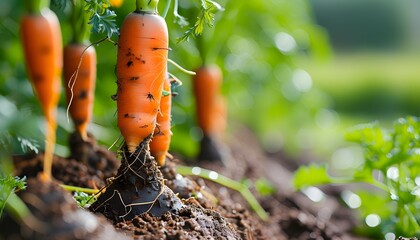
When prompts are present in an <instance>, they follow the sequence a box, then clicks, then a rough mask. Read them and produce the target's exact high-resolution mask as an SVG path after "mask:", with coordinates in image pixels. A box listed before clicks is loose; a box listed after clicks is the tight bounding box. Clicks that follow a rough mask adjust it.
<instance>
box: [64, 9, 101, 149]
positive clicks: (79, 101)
mask: <svg viewBox="0 0 420 240" xmlns="http://www.w3.org/2000/svg"><path fill="white" fill-rule="evenodd" d="M70 3H71V11H70V19H69V20H70V26H71V30H72V31H71V36H72V40H71V41H70V43H69V44H67V45H66V46H65V48H64V59H63V60H64V62H63V64H64V65H63V72H64V85H65V89H66V99H67V110H68V113H69V114H70V117H71V119H72V120H73V123H74V126H75V129H76V132H77V133H78V134H79V135H80V137H81V138H82V140H83V141H85V142H86V141H88V136H87V135H88V134H87V126H88V124H89V122H90V119H91V117H92V110H93V100H94V92H95V83H96V51H95V48H94V46H93V45H92V44H90V43H89V38H90V33H91V31H90V30H91V24H89V18H90V16H89V14H88V13H87V11H86V9H85V7H86V6H85V3H84V1H70Z"/></svg>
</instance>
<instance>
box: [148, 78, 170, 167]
mask: <svg viewBox="0 0 420 240" xmlns="http://www.w3.org/2000/svg"><path fill="white" fill-rule="evenodd" d="M163 91H164V92H165V93H166V94H165V95H164V96H162V98H161V100H160V113H159V114H158V116H157V126H156V128H155V132H154V134H153V138H152V140H151V141H150V153H151V154H152V156H153V157H155V159H156V161H157V163H158V164H159V166H163V165H165V158H166V154H167V153H168V149H169V145H170V143H171V135H172V132H171V104H172V95H171V93H170V92H171V83H170V79H168V78H167V79H166V80H165V83H164V85H163Z"/></svg>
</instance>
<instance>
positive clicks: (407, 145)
mask: <svg viewBox="0 0 420 240" xmlns="http://www.w3.org/2000/svg"><path fill="white" fill-rule="evenodd" d="M347 139H348V140H349V141H352V142H355V143H357V144H359V145H360V146H361V147H362V148H363V149H364V157H365V161H364V163H363V164H362V166H361V167H360V169H358V170H357V171H355V172H354V174H353V176H352V177H350V178H334V177H331V176H329V175H328V174H327V170H326V168H325V166H324V167H322V166H316V165H310V166H304V167H301V168H299V169H298V170H297V171H296V173H295V178H294V183H295V187H296V188H298V189H301V188H302V187H304V186H308V185H319V184H328V183H355V182H364V183H368V184H371V185H373V186H376V187H378V188H379V189H382V190H383V191H384V193H385V194H382V195H381V194H379V195H378V193H376V192H369V193H368V192H365V193H363V196H365V197H364V199H368V200H366V201H363V202H362V207H361V208H360V211H361V213H362V216H367V215H368V214H369V213H372V212H377V211H378V204H373V205H372V204H371V205H370V206H369V205H368V204H369V202H370V203H372V201H373V199H375V198H374V197H373V196H374V195H373V194H375V195H376V198H378V197H379V200H378V201H375V202H377V203H378V202H382V203H386V205H387V206H388V208H389V209H390V211H389V212H383V213H382V216H381V217H382V218H383V220H382V224H381V231H382V234H383V235H385V234H386V233H387V232H389V231H392V232H394V233H395V234H396V235H405V236H414V235H416V234H417V235H419V234H420V214H419V213H420V204H419V202H420V182H419V180H420V121H419V119H418V118H415V117H407V118H400V119H398V120H397V121H396V122H395V123H394V127H393V129H392V130H386V129H383V128H381V127H380V125H379V124H378V123H372V124H364V125H360V126H357V127H355V128H354V129H353V130H351V131H350V132H349V133H348V134H347ZM374 173H379V174H376V176H375V175H374ZM377 175H379V176H380V177H377ZM366 195H368V196H367V197H366ZM380 196H381V197H380ZM381 205H383V204H381ZM385 213H387V214H385Z"/></svg>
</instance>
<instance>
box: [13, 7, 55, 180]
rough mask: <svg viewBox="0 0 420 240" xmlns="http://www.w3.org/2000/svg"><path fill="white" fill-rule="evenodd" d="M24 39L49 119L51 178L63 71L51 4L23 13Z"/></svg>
mask: <svg viewBox="0 0 420 240" xmlns="http://www.w3.org/2000/svg"><path fill="white" fill-rule="evenodd" d="M20 30H21V40H22V43H23V52H24V56H25V61H26V68H27V72H28V77H29V80H30V81H31V84H32V87H33V90H34V92H35V94H36V95H37V97H38V99H39V101H40V103H41V106H42V109H43V112H44V115H45V119H46V136H45V137H46V143H45V155H44V163H43V164H44V166H43V179H44V180H50V179H51V166H52V160H53V154H54V146H55V137H56V136H55V131H56V127H57V122H56V112H57V105H58V100H59V96H60V77H61V72H62V65H63V63H62V61H63V60H62V39H61V29H60V24H59V21H58V19H57V16H56V15H55V14H54V12H52V11H51V10H50V9H48V8H46V7H45V8H42V9H40V11H39V12H37V13H30V14H26V15H24V16H23V19H22V22H21V29H20Z"/></svg>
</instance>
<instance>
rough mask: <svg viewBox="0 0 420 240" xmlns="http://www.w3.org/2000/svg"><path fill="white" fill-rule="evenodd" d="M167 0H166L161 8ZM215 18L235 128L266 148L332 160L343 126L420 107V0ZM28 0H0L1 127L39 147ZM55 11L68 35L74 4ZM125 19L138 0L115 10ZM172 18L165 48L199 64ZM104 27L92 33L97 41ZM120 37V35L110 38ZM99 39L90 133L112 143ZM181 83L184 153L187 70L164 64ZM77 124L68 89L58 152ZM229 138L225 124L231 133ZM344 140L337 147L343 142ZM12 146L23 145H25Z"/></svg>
mask: <svg viewBox="0 0 420 240" xmlns="http://www.w3.org/2000/svg"><path fill="white" fill-rule="evenodd" d="M165 3H166V1H164V0H161V1H160V6H159V7H160V12H162V10H163V8H164V5H165ZM219 3H220V4H221V5H222V6H224V8H225V10H224V11H222V12H216V15H215V20H216V22H215V25H214V27H213V28H207V29H206V30H205V34H204V35H203V36H202V37H198V38H200V39H201V40H199V41H200V42H201V43H202V46H204V47H202V49H203V48H204V49H205V53H206V54H205V59H204V60H205V61H206V62H207V63H210V62H214V63H217V64H218V65H219V66H220V67H221V68H222V69H223V72H224V84H223V93H224V94H225V95H226V97H227V98H228V111H229V127H228V133H230V134H231V133H234V132H235V131H236V130H237V126H238V123H241V124H243V125H246V126H248V127H249V128H251V129H252V130H253V131H254V132H255V133H256V135H257V137H258V138H259V140H260V142H261V144H262V145H263V146H264V148H265V149H266V150H267V151H268V152H269V153H277V152H284V153H286V154H287V155H289V156H293V157H299V156H302V155H305V156H308V155H307V154H306V153H308V152H310V153H311V154H310V155H309V156H311V159H309V160H316V159H322V160H323V161H327V162H329V161H330V160H331V159H334V157H333V156H335V155H336V154H337V151H340V149H341V150H342V148H343V147H345V148H347V147H348V144H347V143H345V142H344V140H343V139H344V133H345V131H346V129H347V128H348V127H351V126H353V125H355V124H358V123H363V122H368V121H372V120H381V121H384V122H391V121H392V120H394V119H395V118H396V117H399V116H405V115H409V114H410V115H418V113H419V109H418V108H417V106H419V104H420V97H418V96H419V94H420V86H419V85H420V81H418V80H419V78H420V70H418V67H417V66H419V65H420V58H419V57H418V55H419V49H420V46H419V44H420V28H418V26H419V23H420V19H419V18H420V16H419V15H418V14H416V11H415V9H417V8H418V7H419V6H418V5H419V3H418V1H415V0H402V1H392V0H371V1H364V0H352V1H346V0H310V1H306V0H293V1H292V0H267V1H257V0H254V1H240V0H236V1H234V0H233V1H226V0H223V1H219ZM179 4H180V9H179V13H180V14H181V15H183V16H185V17H186V18H187V20H188V21H189V23H190V25H191V24H192V23H193V22H194V21H195V18H196V16H197V15H198V11H197V9H198V4H199V1H187V0H180V1H179ZM23 6H24V5H23V1H22V0H19V1H1V2H0V36H1V38H2V42H1V44H0V94H1V95H0V118H1V119H0V130H1V131H2V132H6V131H8V132H10V133H12V135H13V136H20V137H22V138H25V139H31V140H33V141H34V142H35V143H37V144H38V145H39V146H41V147H42V145H43V131H44V128H43V118H42V115H41V111H40V107H39V105H38V103H37V101H36V99H35V97H34V95H33V93H32V89H31V86H30V84H29V82H28V80H27V78H26V73H25V66H24V62H23V57H22V49H21V44H20V40H19V21H20V18H21V17H22V15H23V13H24V7H23ZM53 10H54V11H55V12H56V13H57V14H58V15H59V18H60V21H61V24H62V31H63V40H64V43H67V42H68V41H69V23H68V9H65V10H64V11H63V10H60V9H58V8H57V7H54V6H53ZM114 10H115V11H116V13H117V15H118V18H117V23H118V25H120V24H121V22H122V20H123V18H124V16H125V15H126V14H127V13H129V12H131V11H133V10H134V0H125V1H124V4H123V5H122V6H121V7H120V8H116V9H114ZM172 11H173V8H172V7H171V8H170V11H169V13H168V16H167V18H166V19H167V23H168V27H169V32H170V37H171V43H170V47H171V49H172V50H171V51H170V53H169V55H170V58H171V59H173V60H174V61H176V62H177V63H178V64H180V65H182V66H183V67H185V68H187V69H190V70H194V69H196V68H198V67H199V66H200V65H201V64H202V62H203V55H200V53H202V50H201V52H200V51H199V48H198V47H197V42H198V41H197V39H194V38H192V39H190V41H189V42H183V43H179V44H178V43H177V40H176V39H177V38H178V37H180V36H181V35H182V33H183V32H184V31H186V30H187V28H186V27H184V28H182V27H180V26H179V25H178V24H177V23H176V21H175V19H174V15H173V14H172ZM102 37H103V36H95V35H94V36H92V42H94V41H96V40H98V39H101V38H102ZM114 40H116V39H114ZM95 47H96V48H97V54H98V79H97V88H96V99H95V106H94V119H93V122H92V124H91V125H90V127H89V129H90V131H91V132H92V133H93V134H94V135H95V136H96V138H97V139H98V141H99V142H100V143H101V144H103V145H105V146H111V144H112V143H113V142H114V141H115V140H116V139H117V138H118V136H119V133H118V128H117V124H116V116H115V113H116V104H115V102H114V101H113V100H112V99H111V95H113V94H114V93H115V92H116V84H115V81H116V79H115V74H114V67H115V61H116V47H115V46H114V45H113V44H112V43H109V42H103V43H101V44H100V45H98V46H95ZM169 71H170V72H171V73H173V74H174V75H176V76H177V77H178V78H179V79H181V80H182V81H183V83H184V85H183V86H182V87H180V88H178V89H177V91H178V92H179V96H177V97H176V98H175V99H174V106H173V132H174V135H173V140H172V145H171V151H173V152H177V153H180V154H182V155H183V156H185V157H186V158H192V157H194V156H195V154H196V153H197V147H198V143H197V142H198V139H199V137H200V131H199V129H198V128H197V127H196V126H195V116H194V101H193V98H192V94H191V84H190V83H191V77H190V76H188V75H186V74H184V73H182V72H180V71H179V70H178V69H176V68H175V67H173V66H172V65H169ZM72 130H73V126H72V124H71V121H69V120H68V119H67V117H66V113H65V103H64V95H62V98H61V102H60V109H59V129H58V132H57V134H58V135H57V139H58V147H57V149H56V152H57V154H59V155H64V156H65V155H67V154H68V149H67V136H68V134H69V132H71V131H72ZM227 137H229V134H227ZM337 149H338V150H337ZM14 152H21V149H20V147H19V146H18V145H16V147H15V148H14Z"/></svg>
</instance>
